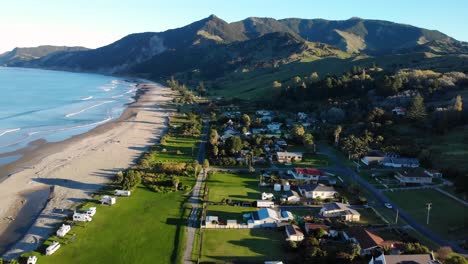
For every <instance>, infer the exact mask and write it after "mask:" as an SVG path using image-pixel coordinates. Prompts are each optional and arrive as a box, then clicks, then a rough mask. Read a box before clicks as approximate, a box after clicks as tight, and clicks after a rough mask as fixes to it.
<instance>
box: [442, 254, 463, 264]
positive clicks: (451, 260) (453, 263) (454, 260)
mask: <svg viewBox="0 0 468 264" xmlns="http://www.w3.org/2000/svg"><path fill="white" fill-rule="evenodd" d="M444 263H445V264H468V260H466V258H465V257H463V256H461V255H459V254H455V253H452V255H451V256H450V257H448V258H447V259H446V260H445V262H444Z"/></svg>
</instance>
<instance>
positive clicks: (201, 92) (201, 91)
mask: <svg viewBox="0 0 468 264" xmlns="http://www.w3.org/2000/svg"><path fill="white" fill-rule="evenodd" d="M197 92H198V94H199V95H202V96H203V95H205V93H206V88H205V84H204V83H203V82H199V83H198V87H197Z"/></svg>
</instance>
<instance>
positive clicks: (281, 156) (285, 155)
mask: <svg viewBox="0 0 468 264" xmlns="http://www.w3.org/2000/svg"><path fill="white" fill-rule="evenodd" d="M276 157H277V159H278V162H280V163H285V162H291V161H292V160H294V161H302V152H287V151H285V152H276Z"/></svg>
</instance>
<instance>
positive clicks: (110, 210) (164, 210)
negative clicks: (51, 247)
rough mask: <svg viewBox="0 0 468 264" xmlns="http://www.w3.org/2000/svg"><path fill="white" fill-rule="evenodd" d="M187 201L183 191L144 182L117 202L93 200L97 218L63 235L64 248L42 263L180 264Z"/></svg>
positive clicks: (42, 257) (43, 257) (40, 258)
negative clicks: (153, 188) (149, 187)
mask: <svg viewBox="0 0 468 264" xmlns="http://www.w3.org/2000/svg"><path fill="white" fill-rule="evenodd" d="M184 201H185V197H184V196H183V194H182V192H173V193H167V194H160V193H154V192H151V191H149V190H147V189H146V188H144V187H140V188H138V190H136V191H134V192H133V193H132V196H131V197H128V198H118V200H117V204H115V205H113V206H102V205H100V204H99V205H98V204H89V206H96V207H97V213H96V215H95V216H94V217H93V221H92V222H90V223H86V224H83V223H78V224H77V225H76V226H73V227H72V230H71V231H70V233H69V234H68V235H67V236H66V237H65V238H64V239H61V240H59V241H60V242H61V244H62V247H61V248H60V249H59V250H58V251H57V252H56V253H55V254H54V255H52V256H40V257H39V261H38V262H39V263H45V264H47V263H103V264H104V263H113V264H114V263H174V262H175V261H176V260H178V259H181V257H182V255H183V248H184V246H185V244H184V243H185V241H184V235H185V223H186V220H185V219H184V218H185V216H186V214H187V211H188V209H186V208H184V207H183V206H182V205H183V203H184ZM85 208H86V207H85ZM51 239H56V238H55V237H52V238H51ZM45 244H50V241H47V242H46V243H45ZM43 247H45V246H43Z"/></svg>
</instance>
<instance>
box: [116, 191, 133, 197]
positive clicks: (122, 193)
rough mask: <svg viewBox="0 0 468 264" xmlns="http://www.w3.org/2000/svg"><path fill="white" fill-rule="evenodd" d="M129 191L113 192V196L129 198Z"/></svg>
mask: <svg viewBox="0 0 468 264" xmlns="http://www.w3.org/2000/svg"><path fill="white" fill-rule="evenodd" d="M130 194H131V193H130V191H126V190H115V191H114V195H115V196H125V197H129V196H130Z"/></svg>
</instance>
